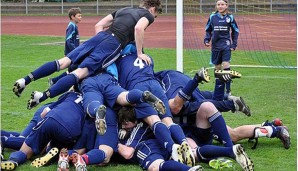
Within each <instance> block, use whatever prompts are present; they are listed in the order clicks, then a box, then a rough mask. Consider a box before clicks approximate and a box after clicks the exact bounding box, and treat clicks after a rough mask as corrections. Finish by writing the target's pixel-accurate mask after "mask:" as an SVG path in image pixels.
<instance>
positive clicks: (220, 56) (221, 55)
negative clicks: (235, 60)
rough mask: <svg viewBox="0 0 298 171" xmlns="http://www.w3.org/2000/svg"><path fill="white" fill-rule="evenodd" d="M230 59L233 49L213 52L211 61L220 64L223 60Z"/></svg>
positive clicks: (227, 60) (228, 60)
mask: <svg viewBox="0 0 298 171" xmlns="http://www.w3.org/2000/svg"><path fill="white" fill-rule="evenodd" d="M230 61H231V50H222V51H212V52H211V62H212V64H214V65H219V64H221V63H222V62H230Z"/></svg>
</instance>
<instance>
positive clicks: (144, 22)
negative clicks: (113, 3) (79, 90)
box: [13, 0, 162, 109]
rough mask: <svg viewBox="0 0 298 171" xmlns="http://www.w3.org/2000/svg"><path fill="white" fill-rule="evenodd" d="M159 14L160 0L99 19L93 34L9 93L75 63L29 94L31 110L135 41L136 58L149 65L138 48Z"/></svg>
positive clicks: (103, 65) (144, 1) (98, 69)
mask: <svg viewBox="0 0 298 171" xmlns="http://www.w3.org/2000/svg"><path fill="white" fill-rule="evenodd" d="M161 12H162V6H161V2H160V0H142V1H140V6H139V7H138V8H132V7H126V8H121V9H119V10H117V11H115V12H113V13H112V14H109V15H107V16H106V17H104V18H103V19H101V20H100V21H99V22H98V23H97V24H96V26H95V30H96V33H97V34H96V35H95V36H93V37H92V38H90V39H89V40H87V41H86V42H84V43H83V44H81V45H80V46H78V47H77V48H76V49H74V50H73V51H71V52H70V53H69V54H67V56H65V57H63V58H61V59H59V60H58V61H52V62H48V63H45V64H44V65H42V66H41V67H39V68H38V69H36V70H35V71H33V72H31V73H30V74H28V75H27V76H25V77H24V78H21V79H19V80H17V81H16V83H15V84H14V87H13V92H14V93H15V94H16V95H17V96H20V95H21V93H22V91H23V90H24V89H25V86H26V85H28V84H29V83H30V82H31V81H34V80H38V79H40V78H43V77H46V76H48V75H50V74H52V73H54V72H55V71H59V70H62V69H65V68H67V67H69V66H70V65H71V64H73V65H75V64H78V68H77V69H75V70H74V71H72V73H70V74H68V75H67V76H65V77H62V78H61V79H60V80H59V81H57V82H56V84H54V85H53V86H51V87H50V88H49V89H48V90H46V91H44V92H38V91H35V92H33V93H32V94H31V99H30V100H29V102H28V105H27V108H28V109H31V108H33V107H35V106H36V105H38V104H39V103H40V102H42V101H44V100H46V99H47V98H49V97H50V98H53V97H55V96H57V95H59V94H62V93H63V92H66V91H67V90H68V89H69V88H70V87H71V86H73V85H76V84H78V82H79V81H80V80H82V79H83V78H85V77H87V76H92V75H96V74H97V73H98V72H101V71H102V70H103V69H104V68H106V67H107V66H109V65H110V64H111V63H112V62H113V61H115V60H116V59H117V58H118V57H119V52H120V51H121V49H122V48H123V47H125V46H126V44H127V43H128V42H130V41H133V40H135V41H136V46H137V51H138V58H139V59H141V60H144V61H145V62H146V63H150V62H151V61H150V58H148V57H147V55H145V54H143V53H142V51H141V49H142V45H143V38H144V32H145V29H146V28H147V27H148V26H149V25H150V24H152V23H153V22H154V18H156V17H157V15H158V14H159V13H161Z"/></svg>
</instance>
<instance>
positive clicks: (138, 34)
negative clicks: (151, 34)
mask: <svg viewBox="0 0 298 171" xmlns="http://www.w3.org/2000/svg"><path fill="white" fill-rule="evenodd" d="M148 26H149V20H148V19H147V18H146V17H142V18H141V19H140V20H139V21H138V22H137V24H136V26H135V28H134V29H135V32H134V34H135V42H136V48H137V55H138V58H140V59H142V60H144V61H145V62H146V64H147V65H150V64H151V59H150V58H149V57H148V56H147V55H146V54H143V51H142V48H143V43H144V35H145V29H146V28H147V27H148Z"/></svg>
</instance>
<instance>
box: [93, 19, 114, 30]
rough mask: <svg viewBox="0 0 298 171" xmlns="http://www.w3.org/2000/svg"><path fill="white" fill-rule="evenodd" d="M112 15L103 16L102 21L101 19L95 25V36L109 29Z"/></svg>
mask: <svg viewBox="0 0 298 171" xmlns="http://www.w3.org/2000/svg"><path fill="white" fill-rule="evenodd" d="M113 19H114V17H113V15H112V14H109V15H107V16H105V17H104V18H103V19H101V20H100V21H99V22H97V23H96V24H95V34H97V33H99V32H101V31H103V30H104V29H105V28H108V27H110V25H111V24H112V23H113Z"/></svg>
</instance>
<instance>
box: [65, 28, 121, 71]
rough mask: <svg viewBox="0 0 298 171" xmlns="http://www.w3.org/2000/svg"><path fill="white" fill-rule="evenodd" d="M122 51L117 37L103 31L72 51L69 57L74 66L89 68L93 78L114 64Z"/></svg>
mask: <svg viewBox="0 0 298 171" xmlns="http://www.w3.org/2000/svg"><path fill="white" fill-rule="evenodd" d="M121 49H122V48H121V43H120V42H119V40H118V39H117V38H116V37H114V36H113V35H112V34H110V33H107V32H105V31H102V32H99V33H98V34H97V35H95V36H93V37H92V38H90V39H89V40H87V41H85V42H84V43H83V44H81V45H80V46H78V47H77V48H75V49H74V50H72V51H71V52H70V53H69V54H67V57H68V58H69V59H70V60H71V61H72V65H78V68H88V71H89V76H92V75H94V74H96V73H98V72H99V71H102V69H104V68H106V67H107V66H109V65H110V64H111V63H113V62H114V61H115V60H116V59H117V58H118V57H119V54H120V51H121Z"/></svg>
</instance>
